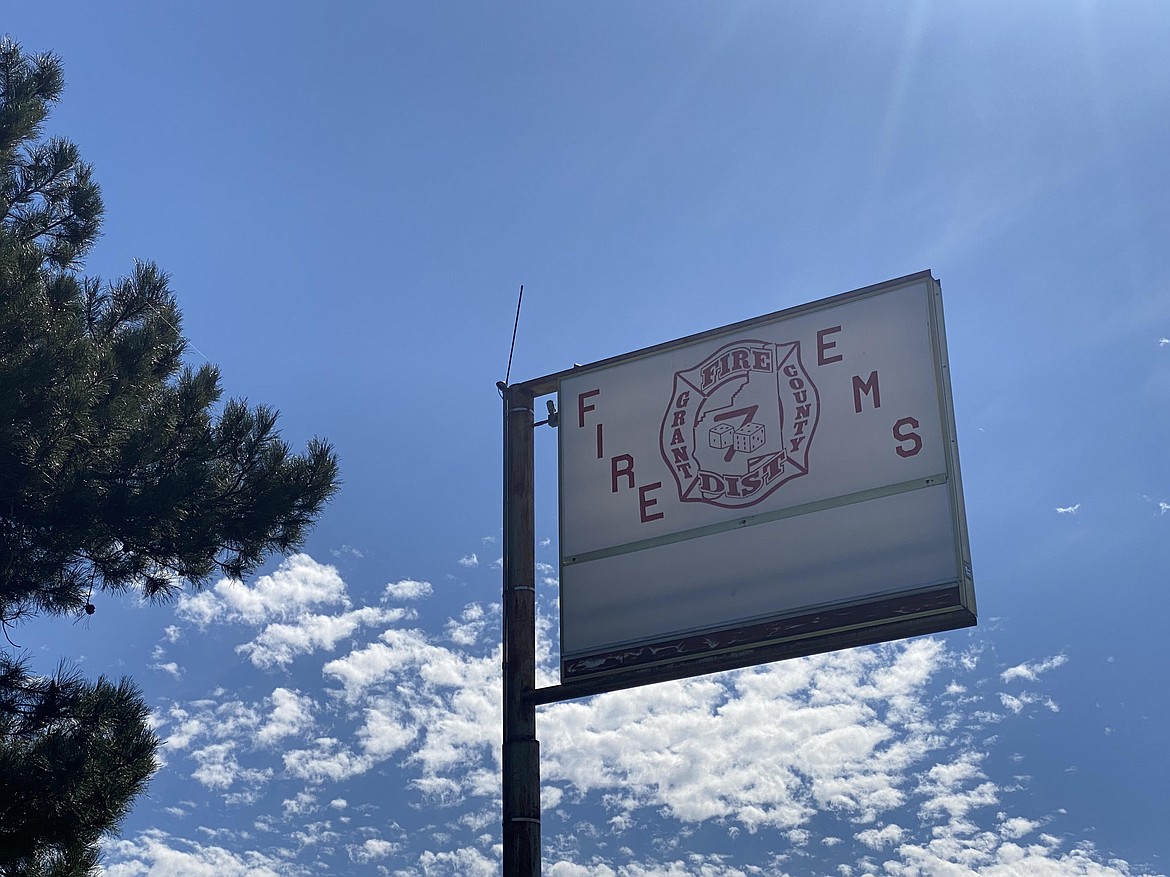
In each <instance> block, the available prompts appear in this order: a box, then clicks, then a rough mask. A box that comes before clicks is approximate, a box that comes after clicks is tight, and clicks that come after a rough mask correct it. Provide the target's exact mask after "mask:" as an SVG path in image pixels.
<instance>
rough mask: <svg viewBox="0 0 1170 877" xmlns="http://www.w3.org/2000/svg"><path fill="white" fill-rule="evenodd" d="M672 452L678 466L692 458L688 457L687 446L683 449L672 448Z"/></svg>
mask: <svg viewBox="0 0 1170 877" xmlns="http://www.w3.org/2000/svg"><path fill="white" fill-rule="evenodd" d="M670 452H671V453H672V454H674V463H675V465H676V466H677V465H678V464H679V463H685V462H686V461H687V460H689V459H690V457H688V456H687V446H686V445H683V446H682V447H681V448H671V449H670Z"/></svg>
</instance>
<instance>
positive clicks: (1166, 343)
mask: <svg viewBox="0 0 1170 877" xmlns="http://www.w3.org/2000/svg"><path fill="white" fill-rule="evenodd" d="M1158 346H1159V347H1170V338H1159V339H1158Z"/></svg>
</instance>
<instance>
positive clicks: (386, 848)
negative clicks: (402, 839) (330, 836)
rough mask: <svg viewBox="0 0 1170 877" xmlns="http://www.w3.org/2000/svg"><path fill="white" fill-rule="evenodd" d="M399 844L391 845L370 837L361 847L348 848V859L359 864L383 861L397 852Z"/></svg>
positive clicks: (389, 842) (380, 839) (386, 841)
mask: <svg viewBox="0 0 1170 877" xmlns="http://www.w3.org/2000/svg"><path fill="white" fill-rule="evenodd" d="M399 847H400V844H396V843H392V842H391V841H388V840H383V839H382V838H377V837H371V838H368V839H366V840H365V841H364V842H363V843H362V844H361V846H351V847H350V848H349V856H350V858H351V859H352V860H353V861H355V862H358V863H359V864H363V865H364V864H368V863H370V862H376V861H378V860H379V859H384V858H386V857H387V856H389V855H391V854H393V853H396V852H398V849H399Z"/></svg>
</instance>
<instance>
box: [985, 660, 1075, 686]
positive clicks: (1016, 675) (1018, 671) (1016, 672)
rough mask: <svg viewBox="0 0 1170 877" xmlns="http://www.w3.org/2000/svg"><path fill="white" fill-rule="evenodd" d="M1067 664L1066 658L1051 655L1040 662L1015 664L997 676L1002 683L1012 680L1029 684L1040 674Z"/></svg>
mask: <svg viewBox="0 0 1170 877" xmlns="http://www.w3.org/2000/svg"><path fill="white" fill-rule="evenodd" d="M1067 663H1068V656H1066V655H1053V656H1052V657H1050V658H1045V659H1044V660H1042V661H1036V662H1033V663H1028V662H1025V663H1023V664H1017V665H1016V666H1014V667H1009V668H1008V669H1006V670H1004V671H1003V672H1002V673H1000V674H999V678H1000V679H1002V680H1003V681H1004V682H1011V681H1012V680H1013V679H1027V680H1028V681H1029V682H1034V681H1035V680H1036V677H1038V676H1039V675H1040V674H1041V673H1047V672H1048V671H1049V670H1055V669H1056V668H1057V667H1063V666H1064V665H1065V664H1067Z"/></svg>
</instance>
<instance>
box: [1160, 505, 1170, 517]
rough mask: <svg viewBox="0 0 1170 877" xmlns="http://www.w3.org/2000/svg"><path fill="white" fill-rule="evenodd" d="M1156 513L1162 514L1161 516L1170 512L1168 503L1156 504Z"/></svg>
mask: <svg viewBox="0 0 1170 877" xmlns="http://www.w3.org/2000/svg"><path fill="white" fill-rule="evenodd" d="M1158 512H1159V514H1163V515H1164V514H1166V512H1170V502H1160V503H1158Z"/></svg>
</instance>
